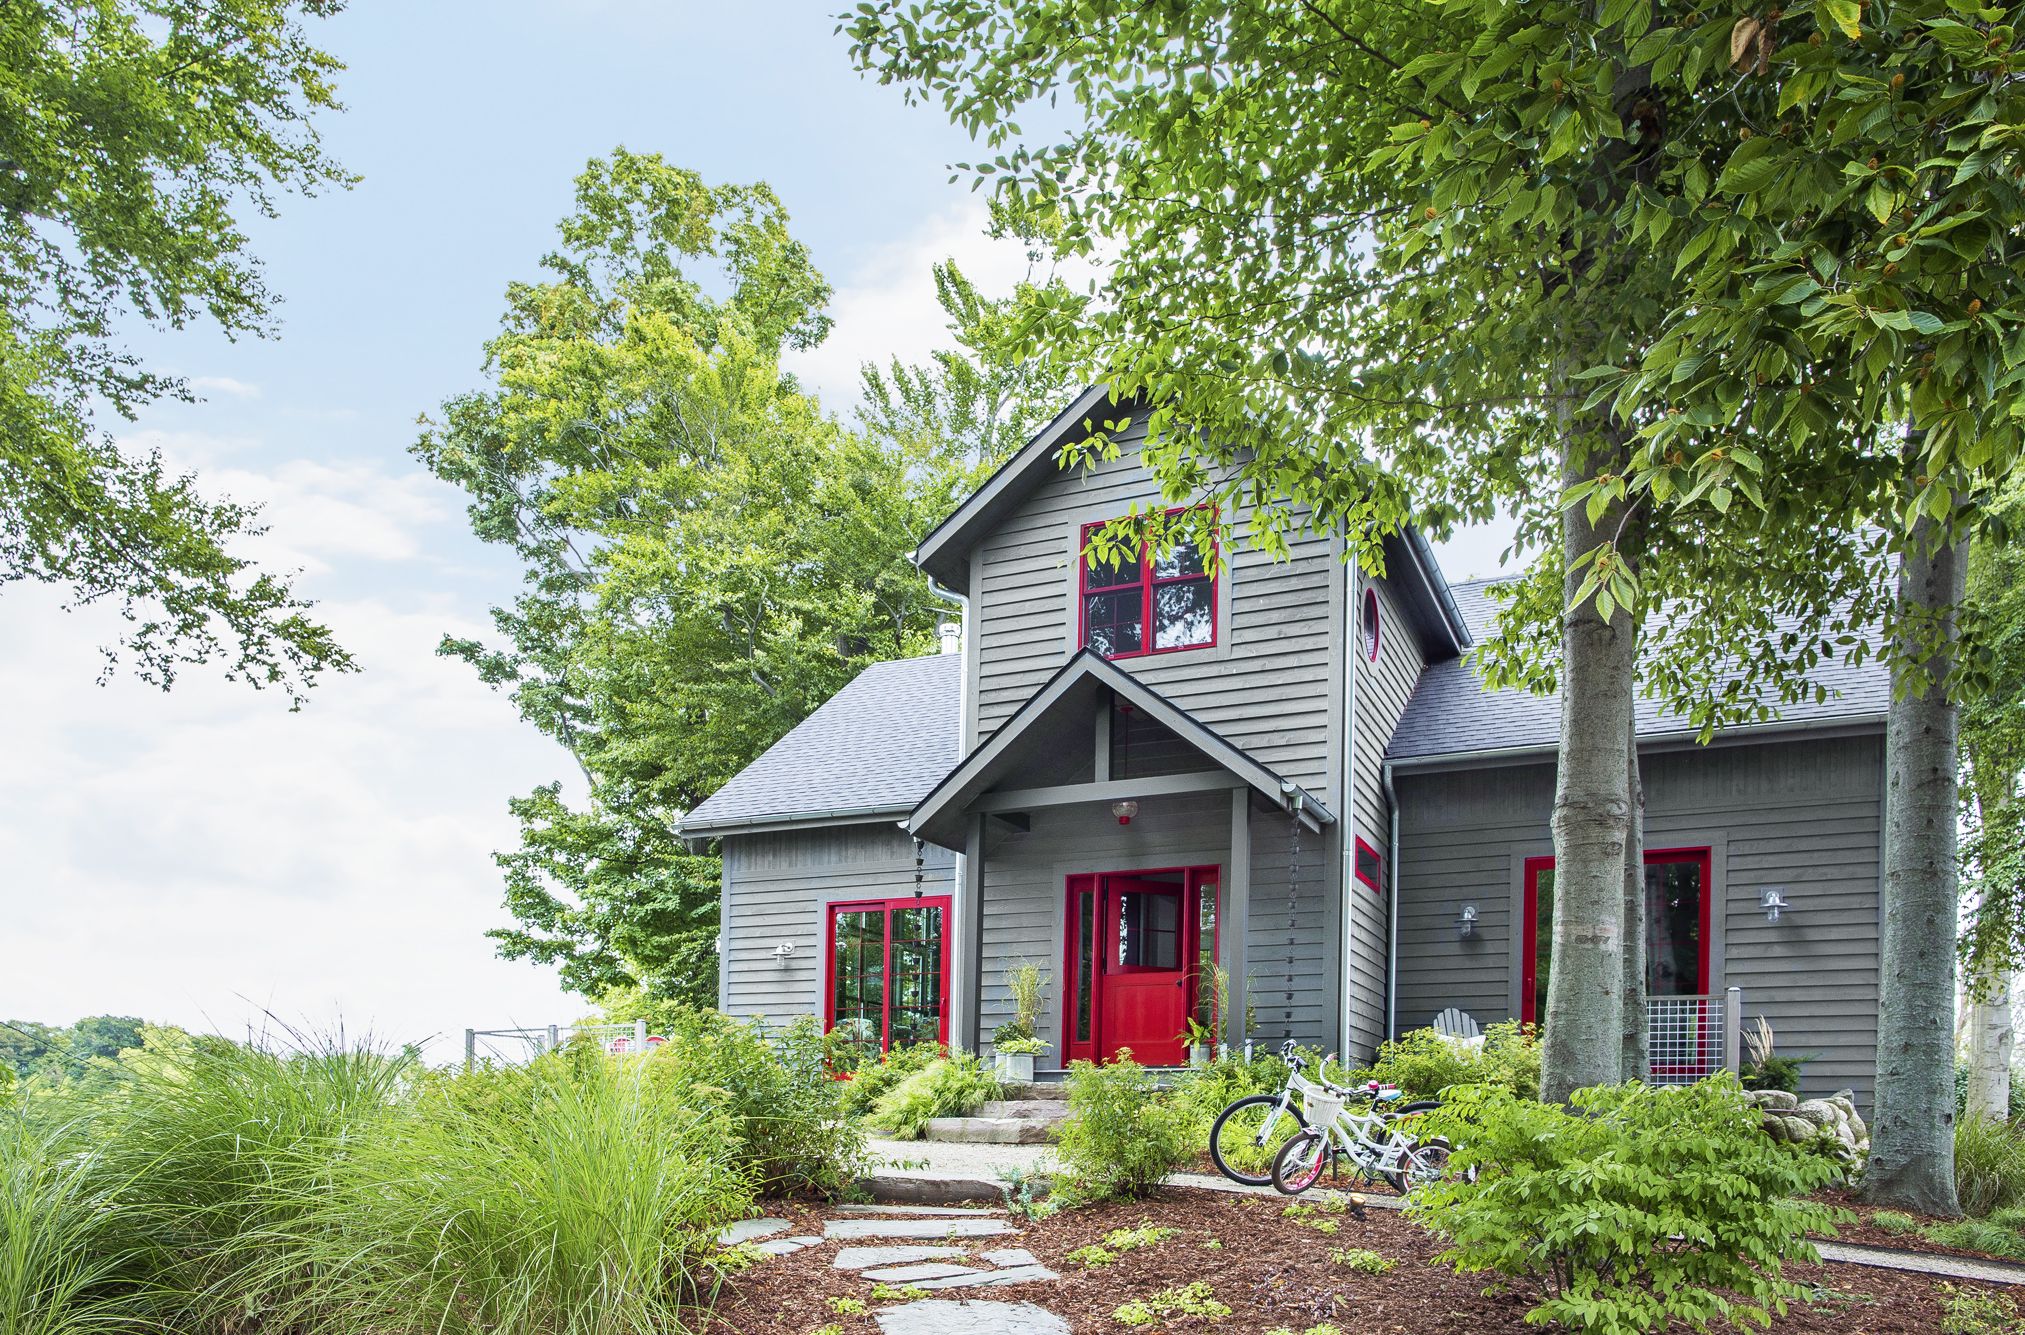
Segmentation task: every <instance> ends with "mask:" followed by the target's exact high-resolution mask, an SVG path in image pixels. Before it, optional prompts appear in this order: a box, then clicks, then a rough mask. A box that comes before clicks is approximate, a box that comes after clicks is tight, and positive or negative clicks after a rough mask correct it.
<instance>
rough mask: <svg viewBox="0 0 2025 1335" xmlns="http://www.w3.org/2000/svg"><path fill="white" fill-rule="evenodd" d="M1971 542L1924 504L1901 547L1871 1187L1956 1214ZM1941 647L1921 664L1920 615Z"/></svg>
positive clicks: (1869, 1196)
mask: <svg viewBox="0 0 2025 1335" xmlns="http://www.w3.org/2000/svg"><path fill="white" fill-rule="evenodd" d="M1966 557H1967V550H1966V546H1965V545H1964V544H1960V543H1953V542H1949V541H1947V539H1946V537H1945V535H1944V534H1943V533H1942V532H1941V531H1940V528H1939V526H1938V525H1936V524H1934V523H1933V521H1931V520H1930V519H1928V518H1926V517H1925V516H1924V514H1923V515H1922V516H1921V518H1920V519H1919V521H1918V522H1917V523H1915V524H1914V525H1913V530H1912V532H1911V534H1910V535H1909V536H1908V541H1907V544H1906V550H1905V553H1904V555H1903V556H1902V557H1901V558H1900V560H1899V576H1898V611H1899V618H1900V621H1901V623H1902V625H1901V629H1900V631H1899V634H1898V644H1897V645H1896V646H1895V649H1896V658H1897V662H1895V663H1894V665H1893V669H1892V671H1893V676H1894V678H1895V680H1894V682H1893V686H1894V690H1893V692H1892V704H1891V712H1890V715H1889V717H1888V719H1887V722H1886V725H1885V799H1884V930H1883V933H1882V939H1881V941H1880V947H1881V956H1882V958H1881V960H1880V964H1879V968H1880V982H1879V989H1878V990H1879V996H1878V1017H1877V1018H1878V1025H1877V1107H1876V1116H1874V1117H1873V1118H1872V1119H1871V1123H1870V1168H1869V1170H1868V1172H1866V1173H1865V1175H1864V1180H1863V1198H1864V1199H1865V1200H1866V1201H1869V1202H1871V1203H1873V1204H1876V1205H1888V1206H1892V1207H1895V1208H1898V1209H1903V1210H1912V1211H1916V1212H1918V1213H1921V1214H1929V1215H1942V1216H1946V1217H1950V1218H1952V1217H1954V1216H1957V1215H1960V1214H1961V1212H1962V1210H1961V1206H1960V1204H1959V1203H1958V1202H1957V1200H1956V1198H1955V1046H1954V1029H1955V1027H1954V1014H1955V928H1956V914H1957V906H1956V902H1955V895H1956V887H1955V819H1956V814H1957V812H1956V765H1957V763H1958V762H1959V756H1958V754H1957V751H1958V744H1957V743H1958V738H1957V731H1958V723H1959V720H1958V719H1957V716H1956V709H1955V705H1954V702H1953V700H1952V699H1951V698H1950V696H1949V687H1950V685H1951V683H1950V681H1949V670H1950V668H1951V667H1952V650H1953V647H1954V643H1955V638H1956V629H1955V617H1954V611H1953V608H1954V606H1955V604H1956V603H1957V602H1958V601H1960V598H1961V595H1962V582H1963V571H1964V567H1965V566H1966V564H1967V560H1966ZM1922 625H1924V626H1927V627H1929V628H1931V629H1930V631H1929V633H1928V635H1927V637H1926V640H1925V643H1926V645H1928V646H1934V647H1935V653H1934V656H1933V658H1932V659H1931V660H1930V662H1929V664H1928V665H1927V668H1926V669H1925V671H1924V672H1922V671H1920V670H1919V669H1918V668H1908V666H1907V662H1908V660H1915V659H1917V657H1918V656H1919V652H1918V651H1919V650H1920V648H1921V646H1922V640H1921V637H1920V632H1919V627H1921V626H1922Z"/></svg>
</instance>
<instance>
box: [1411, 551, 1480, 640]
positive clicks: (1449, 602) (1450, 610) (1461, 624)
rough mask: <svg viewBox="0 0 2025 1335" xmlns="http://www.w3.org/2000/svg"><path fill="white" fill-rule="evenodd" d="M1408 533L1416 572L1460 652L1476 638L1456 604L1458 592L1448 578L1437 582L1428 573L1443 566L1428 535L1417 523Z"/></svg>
mask: <svg viewBox="0 0 2025 1335" xmlns="http://www.w3.org/2000/svg"><path fill="white" fill-rule="evenodd" d="M1406 536H1407V550H1408V551H1409V552H1411V553H1412V555H1413V566H1414V573H1416V574H1418V575H1419V576H1420V584H1421V587H1422V588H1424V589H1426V590H1427V596H1428V597H1429V598H1431V599H1432V600H1433V601H1434V603H1435V605H1436V606H1437V607H1439V608H1441V613H1442V619H1443V620H1444V621H1446V622H1448V633H1449V639H1450V641H1451V642H1452V643H1453V644H1454V645H1455V651H1456V652H1457V653H1458V654H1460V653H1464V652H1467V651H1468V649H1469V647H1470V646H1471V645H1472V644H1474V643H1475V640H1474V638H1473V637H1472V636H1471V635H1470V628H1469V623H1468V622H1466V621H1464V620H1463V614H1462V609H1461V608H1459V607H1457V606H1456V605H1455V595H1454V594H1453V593H1452V592H1450V590H1449V587H1448V581H1447V580H1446V579H1443V580H1441V581H1439V582H1438V583H1437V581H1436V580H1435V579H1434V578H1433V577H1432V576H1430V575H1429V574H1428V573H1427V572H1428V571H1430V570H1439V569H1441V563H1440V562H1438V561H1436V560H1435V559H1434V548H1433V547H1431V546H1429V545H1428V541H1427V535H1426V534H1425V533H1422V532H1421V531H1420V529H1419V528H1418V527H1417V526H1409V527H1408V528H1407V530H1406Z"/></svg>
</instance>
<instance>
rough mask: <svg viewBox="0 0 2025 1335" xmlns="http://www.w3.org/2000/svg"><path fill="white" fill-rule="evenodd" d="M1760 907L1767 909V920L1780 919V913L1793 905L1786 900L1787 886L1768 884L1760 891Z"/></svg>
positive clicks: (1774, 920)
mask: <svg viewBox="0 0 2025 1335" xmlns="http://www.w3.org/2000/svg"><path fill="white" fill-rule="evenodd" d="M1758 907H1759V908H1761V909H1763V910H1765V921H1766V922H1777V921H1779V915H1780V914H1782V913H1784V912H1785V911H1786V910H1787V909H1789V908H1791V907H1793V906H1792V905H1791V904H1788V903H1787V902H1786V887H1785V886H1783V885H1768V886H1766V887H1765V888H1764V889H1763V890H1760V891H1759V892H1758Z"/></svg>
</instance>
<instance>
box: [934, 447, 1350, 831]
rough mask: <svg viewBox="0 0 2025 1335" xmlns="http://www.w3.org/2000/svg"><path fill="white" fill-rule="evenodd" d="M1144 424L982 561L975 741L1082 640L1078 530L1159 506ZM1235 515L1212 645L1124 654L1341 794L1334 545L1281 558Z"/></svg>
mask: <svg viewBox="0 0 2025 1335" xmlns="http://www.w3.org/2000/svg"><path fill="white" fill-rule="evenodd" d="M1142 439H1143V430H1142V428H1141V427H1140V426H1139V425H1137V424H1136V423H1135V424H1134V425H1133V426H1131V427H1129V428H1127V429H1126V430H1125V431H1123V432H1121V433H1119V435H1118V436H1117V437H1116V441H1117V443H1118V445H1119V448H1120V453H1119V457H1118V458H1116V459H1113V460H1109V461H1106V462H1104V463H1101V464H1098V465H1097V466H1096V467H1094V468H1092V469H1088V470H1084V469H1074V470H1070V471H1066V472H1063V473H1060V474H1059V475H1057V476H1055V477H1051V478H1049V479H1047V480H1046V481H1044V482H1043V483H1042V484H1041V485H1040V487H1039V488H1038V489H1037V490H1036V491H1035V492H1034V494H1033V495H1032V496H1030V497H1029V498H1028V499H1027V500H1026V502H1025V503H1024V504H1023V505H1021V507H1020V508H1019V509H1018V510H1017V511H1016V512H1015V513H1014V514H1013V515H1012V516H1011V517H1010V518H1008V519H1007V520H1006V522H1005V523H1004V524H1002V525H1001V526H1000V527H999V529H998V530H997V531H996V532H994V533H993V534H991V535H990V536H989V537H987V538H986V539H984V541H983V542H982V543H980V544H979V547H978V550H977V552H976V554H975V556H974V558H973V566H972V569H973V571H974V578H973V581H972V594H973V598H974V612H973V615H974V616H975V618H976V622H977V628H978V633H977V637H976V643H977V674H978V675H977V689H976V694H975V697H974V698H975V701H976V706H975V708H976V719H975V723H974V728H973V731H972V733H971V738H972V741H973V743H974V742H975V740H976V739H977V738H980V737H982V736H984V735H986V734H988V733H990V731H991V730H992V729H993V728H995V727H997V726H998V725H999V724H1000V723H1003V722H1004V721H1005V720H1006V718H1008V717H1009V716H1010V715H1011V714H1012V713H1013V711H1014V710H1016V709H1018V708H1019V706H1020V705H1021V704H1022V703H1024V702H1025V701H1026V699H1027V698H1028V697H1029V696H1030V695H1032V694H1033V692H1034V691H1035V690H1036V689H1037V688H1038V687H1039V686H1040V685H1041V684H1042V683H1043V682H1045V681H1046V680H1047V679H1048V677H1049V676H1050V675H1051V674H1053V673H1054V672H1055V670H1056V669H1058V668H1060V667H1061V665H1062V664H1063V663H1064V662H1065V661H1067V659H1068V657H1069V656H1070V655H1071V654H1073V653H1074V652H1075V651H1076V649H1077V647H1078V645H1077V634H1078V630H1079V616H1078V607H1077V590H1078V587H1079V584H1078V565H1077V562H1078V560H1079V559H1080V558H1079V555H1078V550H1079V545H1080V543H1081V535H1082V526H1083V525H1084V524H1087V523H1092V522H1095V521H1098V520H1103V519H1109V518H1115V517H1117V516H1119V515H1123V514H1125V513H1126V512H1127V511H1129V510H1130V509H1131V508H1132V506H1133V504H1134V503H1135V502H1137V503H1138V504H1139V505H1140V506H1141V507H1142V508H1146V507H1150V506H1155V505H1159V504H1162V503H1163V502H1162V501H1161V498H1160V495H1159V491H1158V488H1157V486H1156V485H1155V482H1154V480H1153V478H1152V476H1151V474H1150V473H1148V472H1147V470H1146V469H1145V468H1144V467H1143V466H1142V465H1141V462H1140V458H1139V453H1138V444H1139V442H1140V441H1141V440H1142ZM1232 518H1233V519H1234V520H1235V521H1236V527H1235V529H1234V532H1235V534H1236V538H1235V540H1234V541H1233V542H1232V544H1231V550H1230V552H1229V553H1228V560H1229V564H1228V567H1227V568H1226V570H1225V571H1224V573H1223V576H1222V578H1221V579H1220V581H1219V586H1218V608H1217V620H1218V629H1217V644H1216V646H1215V647H1213V648H1205V649H1192V650H1185V651H1181V652H1177V653H1170V654H1155V655H1149V656H1146V657H1141V658H1126V659H1120V660H1119V666H1120V667H1122V668H1124V669H1125V670H1126V671H1129V672H1131V673H1133V674H1134V675H1136V676H1138V677H1139V678H1140V679H1141V680H1143V681H1145V682H1147V684H1149V685H1151V686H1152V687H1153V688H1154V689H1155V690H1158V691H1159V692H1161V693H1162V694H1163V695H1165V696H1166V697H1167V698H1169V699H1170V700H1172V701H1174V702H1175V703H1176V704H1177V705H1179V706H1181V707H1182V708H1183V709H1186V710H1187V711H1189V713H1191V714H1193V715H1194V716H1195V717H1196V718H1198V719H1200V720H1201V721H1202V722H1203V723H1205V724H1207V725H1208V726H1209V727H1211V728H1213V729H1215V730H1216V731H1217V732H1218V733H1220V734H1221V735H1222V736H1224V737H1225V738H1227V739H1228V740H1229V741H1231V742H1232V743H1234V744H1235V745H1237V746H1240V747H1243V748H1244V749H1245V750H1246V751H1248V752H1250V753H1251V754H1252V755H1253V756H1255V757H1256V758H1257V759H1258V760H1259V761H1260V762H1261V763H1263V764H1266V765H1269V766H1271V767H1272V768H1274V769H1276V770H1278V771H1279V772H1280V773H1282V774H1285V775H1287V776H1289V777H1290V778H1293V779H1294V780H1295V781H1297V782H1299V783H1301V784H1303V785H1304V786H1306V787H1308V788H1310V789H1312V790H1313V791H1315V792H1318V793H1325V792H1328V791H1330V790H1331V789H1332V787H1333V784H1332V778H1333V772H1334V771H1333V765H1334V756H1333V750H1332V747H1333V737H1332V727H1333V726H1334V724H1333V720H1334V714H1335V709H1336V700H1335V697H1337V696H1340V694H1341V692H1340V690H1338V689H1334V688H1332V686H1331V683H1332V682H1334V681H1337V680H1340V679H1339V678H1337V677H1336V676H1335V673H1336V671H1337V668H1338V666H1339V664H1338V663H1337V662H1336V649H1337V645H1338V636H1339V635H1340V632H1341V618H1340V612H1339V611H1338V609H1340V607H1341V605H1342V596H1341V588H1342V580H1343V572H1342V565H1341V562H1340V561H1338V560H1337V559H1336V557H1335V555H1334V552H1335V544H1334V543H1333V542H1332V541H1331V540H1330V539H1328V538H1326V537H1318V536H1315V535H1312V534H1309V535H1301V536H1297V537H1296V538H1295V539H1294V540H1293V542H1292V546H1293V557H1292V559H1291V560H1290V561H1287V562H1284V563H1280V562H1275V561H1273V560H1272V559H1271V558H1270V557H1268V556H1266V555H1264V554H1263V553H1261V552H1258V551H1256V550H1254V549H1253V547H1252V546H1251V544H1250V543H1249V542H1247V541H1246V540H1245V539H1244V524H1245V521H1246V519H1247V516H1246V515H1245V514H1243V513H1240V514H1237V515H1234V516H1232Z"/></svg>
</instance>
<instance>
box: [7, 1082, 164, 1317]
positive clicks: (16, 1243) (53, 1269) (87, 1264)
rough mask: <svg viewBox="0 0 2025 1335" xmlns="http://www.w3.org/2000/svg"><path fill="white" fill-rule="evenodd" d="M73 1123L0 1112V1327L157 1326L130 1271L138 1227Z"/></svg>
mask: <svg viewBox="0 0 2025 1335" xmlns="http://www.w3.org/2000/svg"><path fill="white" fill-rule="evenodd" d="M0 1069H4V1068H0ZM8 1074H10V1075H11V1074H12V1072H11V1071H10V1072H8ZM73 1130H74V1128H67V1129H65V1130H61V1131H57V1132H49V1131H43V1130H38V1129H35V1128H32V1127H31V1126H30V1125H29V1123H28V1122H27V1120H26V1119H25V1118H23V1117H21V1116H19V1115H18V1114H15V1113H10V1112H7V1111H4V1110H0V1331H6V1332H8V1335H100V1333H101V1332H115V1331H127V1330H131V1331H140V1330H143V1329H149V1330H152V1329H157V1328H158V1327H156V1326H155V1325H154V1324H153V1323H152V1322H150V1321H148V1320H147V1319H146V1318H147V1316H148V1308H147V1305H146V1302H145V1300H146V1298H147V1296H148V1295H147V1293H146V1291H145V1289H144V1288H143V1287H141V1286H140V1285H138V1284H136V1283H135V1282H134V1281H135V1279H136V1278H137V1276H136V1275H135V1274H133V1273H132V1272H133V1271H134V1270H136V1269H137V1263H138V1261H139V1255H138V1253H139V1250H140V1249H139V1246H138V1239H139V1238H140V1237H141V1234H142V1230H141V1229H140V1228H139V1227H137V1226H136V1224H137V1221H135V1220H134V1219H133V1218H132V1211H131V1207H130V1206H129V1205H128V1204H127V1203H126V1202H125V1201H123V1200H122V1199H121V1197H120V1193H119V1192H118V1191H117V1190H116V1183H115V1182H113V1181H111V1180H108V1179H106V1178H105V1177H104V1175H102V1174H96V1173H94V1172H93V1171H92V1170H93V1166H94V1165H93V1161H92V1159H91V1158H90V1155H89V1152H88V1150H87V1149H86V1147H83V1146H81V1145H79V1144H78V1143H77V1142H76V1140H75V1139H74V1137H73V1135H72V1134H71V1132H72V1131H73Z"/></svg>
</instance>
